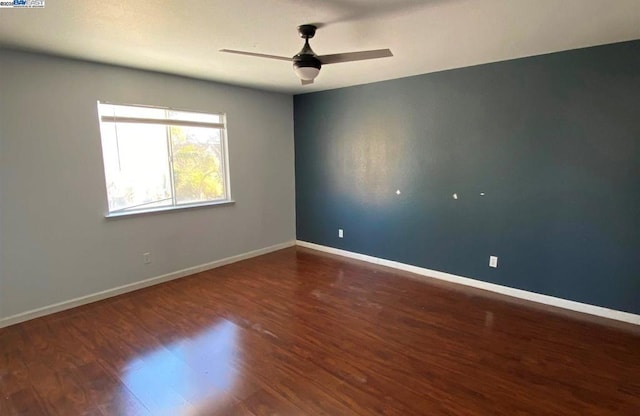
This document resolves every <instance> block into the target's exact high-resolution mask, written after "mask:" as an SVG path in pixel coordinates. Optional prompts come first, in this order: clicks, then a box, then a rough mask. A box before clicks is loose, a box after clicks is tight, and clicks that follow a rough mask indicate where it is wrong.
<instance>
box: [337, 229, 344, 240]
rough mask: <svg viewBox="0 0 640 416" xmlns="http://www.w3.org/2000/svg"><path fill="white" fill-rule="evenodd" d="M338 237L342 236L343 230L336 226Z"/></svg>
mask: <svg viewBox="0 0 640 416" xmlns="http://www.w3.org/2000/svg"><path fill="white" fill-rule="evenodd" d="M338 238H344V231H343V230H342V228H338Z"/></svg>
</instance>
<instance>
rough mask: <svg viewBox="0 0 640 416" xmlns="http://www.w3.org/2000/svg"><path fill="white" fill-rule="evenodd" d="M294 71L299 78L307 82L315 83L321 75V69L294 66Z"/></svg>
mask: <svg viewBox="0 0 640 416" xmlns="http://www.w3.org/2000/svg"><path fill="white" fill-rule="evenodd" d="M293 70H294V71H295V73H296V75H297V76H298V78H300V79H303V80H305V81H313V80H314V79H316V77H317V76H318V74H319V73H320V68H315V67H313V66H302V67H300V66H295V65H294V66H293Z"/></svg>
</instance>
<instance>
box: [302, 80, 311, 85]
mask: <svg viewBox="0 0 640 416" xmlns="http://www.w3.org/2000/svg"><path fill="white" fill-rule="evenodd" d="M300 82H301V83H302V85H309V84H313V80H312V79H301V80H300Z"/></svg>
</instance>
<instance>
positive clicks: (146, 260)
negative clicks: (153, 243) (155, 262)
mask: <svg viewBox="0 0 640 416" xmlns="http://www.w3.org/2000/svg"><path fill="white" fill-rule="evenodd" d="M142 260H143V261H144V264H151V253H144V254H143V255H142Z"/></svg>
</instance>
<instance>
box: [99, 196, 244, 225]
mask: <svg viewBox="0 0 640 416" xmlns="http://www.w3.org/2000/svg"><path fill="white" fill-rule="evenodd" d="M235 203H236V201H234V200H233V199H228V200H225V201H215V202H203V203H200V204H185V205H177V206H170V207H161V208H150V209H139V210H131V211H122V212H111V213H108V214H105V216H104V217H105V218H106V219H108V220H112V219H118V218H126V217H132V216H137V215H154V214H162V213H166V212H172V211H182V210H187V209H195V208H206V207H213V206H219V205H233V204H235Z"/></svg>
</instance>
